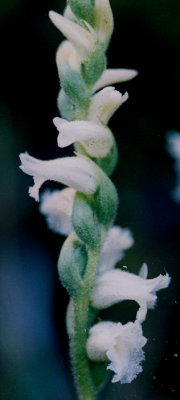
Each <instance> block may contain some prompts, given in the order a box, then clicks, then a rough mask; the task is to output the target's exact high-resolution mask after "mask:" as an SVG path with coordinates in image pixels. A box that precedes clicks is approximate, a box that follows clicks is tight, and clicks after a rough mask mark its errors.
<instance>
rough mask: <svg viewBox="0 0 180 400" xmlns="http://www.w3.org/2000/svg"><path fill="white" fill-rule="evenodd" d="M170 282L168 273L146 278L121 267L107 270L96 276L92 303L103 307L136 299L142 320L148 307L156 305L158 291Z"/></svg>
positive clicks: (96, 306) (99, 307) (139, 316)
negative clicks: (120, 268)
mask: <svg viewBox="0 0 180 400" xmlns="http://www.w3.org/2000/svg"><path fill="white" fill-rule="evenodd" d="M169 283H170V277H169V275H168V274H166V275H165V276H163V275H159V276H158V277H157V278H154V279H144V278H141V277H140V276H138V275H134V274H131V273H129V272H126V271H122V270H119V269H114V270H111V271H105V272H103V273H101V274H99V275H98V276H97V278H96V282H95V286H94V288H93V290H92V295H91V299H92V305H93V306H94V307H95V308H98V309H103V308H106V307H110V306H112V305H113V304H116V303H118V302H120V301H123V300H134V301H136V302H137V303H138V304H139V306H140V310H139V314H138V320H139V321H140V322H142V319H141V318H142V316H143V319H144V318H145V316H146V311H147V308H153V307H154V305H155V302H156V299H157V295H156V291H157V290H160V289H165V288H166V287H168V285H169ZM141 308H142V310H141Z"/></svg>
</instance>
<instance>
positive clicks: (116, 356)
mask: <svg viewBox="0 0 180 400" xmlns="http://www.w3.org/2000/svg"><path fill="white" fill-rule="evenodd" d="M49 16H50V19H51V21H52V22H53V23H54V25H55V26H56V27H57V28H58V29H59V30H60V31H61V32H62V34H63V35H64V36H65V37H66V38H67V40H65V41H64V42H63V43H62V44H61V45H60V47H59V49H58V51H57V56H56V62H57V68H58V72H59V76H60V78H61V84H62V88H61V91H60V95H59V100H58V101H59V102H60V103H61V104H63V110H64V113H65V114H66V112H67V109H68V114H67V115H68V116H69V117H68V118H64V115H63V118H60V117H56V118H54V119H53V123H54V125H55V126H56V128H57V130H58V137H57V144H58V146H59V147H66V146H69V145H71V144H75V145H77V144H80V146H82V148H83V152H82V154H81V152H80V151H78V152H76V153H75V155H74V156H73V157H65V158H58V159H54V160H49V161H42V160H38V159H35V158H34V157H31V156H30V155H28V154H27V153H23V154H21V155H20V159H21V163H22V164H21V166H20V168H21V169H22V170H23V171H24V172H25V173H27V174H28V175H30V176H32V177H33V179H34V185H33V186H32V187H31V188H30V189H29V194H30V196H32V197H33V198H34V199H35V200H36V201H38V200H39V189H40V187H41V186H42V184H43V183H44V182H45V181H46V180H53V181H57V182H60V183H62V184H63V185H66V186H68V188H65V189H63V190H59V191H57V190H56V191H54V192H45V194H44V195H43V196H42V198H41V204H40V211H41V213H42V214H44V215H45V217H46V219H47V222H48V225H49V227H50V228H51V229H52V230H54V231H55V232H57V233H62V234H64V235H69V234H70V233H71V232H72V231H73V224H72V213H73V203H74V198H75V194H76V191H78V192H81V193H84V194H85V195H87V196H92V195H94V194H95V193H96V192H97V190H98V189H99V187H100V185H101V180H102V176H103V175H102V174H103V172H102V170H101V168H100V167H99V166H98V165H97V164H96V162H95V160H96V159H98V158H99V159H104V158H105V157H106V156H107V155H108V154H111V150H112V148H113V146H114V138H113V135H112V133H111V131H110V129H109V128H108V126H107V123H108V121H109V119H110V118H111V117H112V115H113V114H114V112H115V111H116V110H117V108H118V107H119V106H121V105H122V104H123V103H124V102H125V101H126V100H127V99H128V94H127V93H125V94H124V95H122V94H121V93H120V92H118V91H117V90H115V88H114V87H112V86H109V85H112V84H114V83H116V82H123V81H126V80H129V79H132V78H133V77H135V76H136V74H137V72H136V71H135V70H126V69H105V70H104V71H103V72H102V73H101V75H100V77H99V78H98V79H97V80H96V81H95V82H94V83H93V84H91V83H89V84H87V85H86V88H85V89H86V90H85V92H84V93H83V85H84V83H83V82H84V81H83V79H82V76H81V68H82V64H83V65H84V66H86V67H87V65H88V60H89V58H90V57H91V55H92V54H94V52H95V50H96V55H98V54H99V53H98V51H99V48H100V46H101V47H103V49H106V48H107V45H108V42H109V40H110V36H111V34H112V30H113V16H112V12H111V8H110V4H109V0H95V6H94V24H93V27H92V25H90V24H89V23H88V22H87V21H83V20H80V22H79V20H78V19H77V18H76V16H75V14H74V13H73V12H72V10H71V8H70V7H69V6H67V8H66V10H65V14H64V16H61V15H59V14H57V13H56V12H54V11H51V12H50V14H49ZM94 58H95V56H94ZM92 60H93V59H92ZM92 60H91V61H92ZM92 65H93V63H92V64H90V67H91V68H90V67H89V70H90V71H91V70H92ZM69 71H70V72H69ZM68 74H69V75H68ZM67 76H68V77H69V78H68V79H65V78H64V77H67ZM72 77H73V79H74V77H75V78H77V79H75V80H76V81H77V82H76V83H77V87H79V88H80V90H78V91H75V92H73V85H72V86H71V79H72ZM64 82H65V83H64ZM78 85H79V86H78ZM87 92H88V99H89V100H88V101H87V98H86V93H87ZM96 92H97V93H96ZM67 93H69V94H70V97H71V101H69V100H67V97H68V96H67ZM80 95H81V96H83V95H84V98H83V99H84V100H82V97H81V98H80V97H79V96H80ZM72 101H74V104H75V105H76V104H77V103H78V102H79V103H78V104H80V103H81V106H82V108H83V102H84V104H85V105H86V118H82V115H81V114H78V113H79V109H78V113H77V115H80V116H81V118H79V119H77V118H76V120H73V119H75V118H73V117H72V115H73V112H74V109H75V106H74V105H73V106H72ZM76 102H77V103H76ZM66 106H67V108H66ZM83 115H84V114H83ZM132 244H133V238H132V235H131V232H130V231H129V229H127V228H120V227H117V226H113V227H110V229H109V230H108V232H107V234H106V237H105V240H104V243H103V245H102V249H101V254H100V257H99V262H98V265H97V271H96V279H95V284H94V287H93V290H92V292H91V299H90V301H91V305H92V307H94V308H95V309H103V308H106V307H109V306H111V305H113V304H115V303H118V302H120V301H123V300H128V299H130V300H134V301H136V302H137V303H138V304H139V310H138V313H137V317H136V321H135V322H129V323H127V324H125V325H122V324H121V323H120V322H119V323H113V322H110V321H107V322H99V323H97V324H95V325H94V326H93V327H92V328H91V329H90V332H89V338H88V341H87V354H88V356H89V358H90V359H91V360H93V361H99V362H101V361H104V360H107V361H109V362H110V363H109V365H108V369H111V370H112V371H113V372H114V377H113V380H112V381H113V382H117V381H121V382H122V383H124V382H131V381H132V380H133V379H134V378H135V377H136V376H137V374H139V373H140V372H141V370H142V367H141V365H140V364H141V361H142V360H143V359H144V353H143V350H142V348H143V346H144V345H145V343H146V339H145V338H144V337H143V334H142V327H141V324H142V322H143V321H144V319H145V317H146V313H147V310H148V309H149V308H153V307H154V305H155V301H156V298H157V296H156V292H157V291H158V290H160V289H163V288H166V287H167V286H168V285H169V282H170V278H169V276H168V275H165V276H162V275H160V276H158V277H157V278H154V279H147V266H146V265H145V264H144V265H143V267H142V268H141V270H140V273H139V276H135V275H134V274H131V273H129V272H127V271H122V270H120V269H115V265H116V263H117V262H118V261H120V260H121V259H122V258H123V256H124V251H125V250H126V249H128V248H130V247H131V246H132ZM71 311H72V310H71Z"/></svg>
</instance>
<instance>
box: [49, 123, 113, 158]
mask: <svg viewBox="0 0 180 400" xmlns="http://www.w3.org/2000/svg"><path fill="white" fill-rule="evenodd" d="M53 122H54V125H55V126H56V128H57V129H58V131H59V135H58V139H57V140H58V146H59V147H66V146H69V145H70V144H72V143H75V142H80V143H81V144H82V145H83V146H84V148H85V149H86V152H87V153H88V154H89V155H90V156H92V157H105V156H106V155H107V154H108V153H109V152H110V150H111V147H112V145H113V136H112V133H111V131H110V129H109V128H107V127H105V126H103V125H100V124H96V123H94V122H91V121H71V122H69V121H66V120H64V119H62V118H59V117H56V118H54V119H53Z"/></svg>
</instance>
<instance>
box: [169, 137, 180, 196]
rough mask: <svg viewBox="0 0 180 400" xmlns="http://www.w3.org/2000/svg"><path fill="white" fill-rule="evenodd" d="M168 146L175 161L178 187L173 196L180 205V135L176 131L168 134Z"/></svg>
mask: <svg viewBox="0 0 180 400" xmlns="http://www.w3.org/2000/svg"><path fill="white" fill-rule="evenodd" d="M167 145H168V151H169V153H170V155H171V156H172V157H173V158H174V160H175V165H174V167H175V171H176V187H175V188H174V189H173V192H172V196H173V199H174V200H175V201H177V202H178V203H180V133H179V132H176V131H170V132H168V136H167Z"/></svg>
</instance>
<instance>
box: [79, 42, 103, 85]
mask: <svg viewBox="0 0 180 400" xmlns="http://www.w3.org/2000/svg"><path fill="white" fill-rule="evenodd" d="M105 68H106V56H105V54H104V49H103V47H102V46H101V45H98V44H97V45H96V47H95V49H94V50H93V52H92V53H91V54H90V57H89V58H88V60H86V61H85V62H84V63H83V65H82V74H83V78H84V80H85V82H86V83H87V85H89V86H92V85H94V83H95V82H96V81H97V80H98V79H99V78H100V76H101V75H102V73H103V71H104V70H105Z"/></svg>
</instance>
